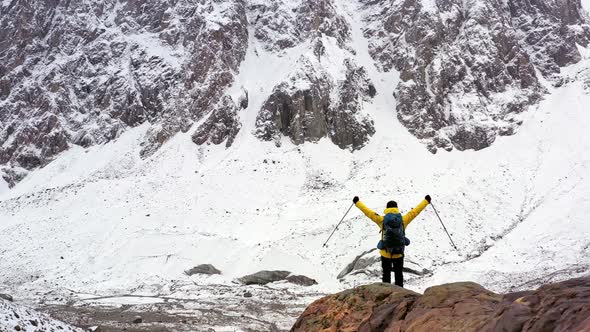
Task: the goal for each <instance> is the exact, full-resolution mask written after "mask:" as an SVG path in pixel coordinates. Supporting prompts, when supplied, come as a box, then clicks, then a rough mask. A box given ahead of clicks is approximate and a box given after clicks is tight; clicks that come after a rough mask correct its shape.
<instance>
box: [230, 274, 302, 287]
mask: <svg viewBox="0 0 590 332" xmlns="http://www.w3.org/2000/svg"><path fill="white" fill-rule="evenodd" d="M290 274H291V272H289V271H260V272H256V273H254V274H250V275H247V276H243V277H241V278H239V279H238V281H239V282H241V283H243V284H244V285H266V284H268V283H271V282H276V281H281V280H285V279H286V278H287V276H289V275H290Z"/></svg>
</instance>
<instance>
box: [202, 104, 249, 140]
mask: <svg viewBox="0 0 590 332" xmlns="http://www.w3.org/2000/svg"><path fill="white" fill-rule="evenodd" d="M241 127H242V124H241V123H240V121H239V119H238V107H237V106H236V105H235V104H234V102H233V100H232V99H231V97H229V96H224V97H223V98H222V99H221V101H220V102H219V105H218V106H217V107H216V108H215V109H214V110H213V112H212V113H211V115H210V116H209V117H208V118H207V120H205V122H203V124H201V125H200V126H199V127H198V128H197V130H196V131H195V132H194V133H193V136H192V139H193V142H195V144H198V145H201V144H204V143H207V142H210V143H213V144H221V143H223V142H224V141H225V145H226V146H227V147H229V146H231V145H232V143H233V142H234V139H235V138H236V135H237V134H238V131H240V128H241Z"/></svg>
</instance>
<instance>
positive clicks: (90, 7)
mask: <svg viewBox="0 0 590 332" xmlns="http://www.w3.org/2000/svg"><path fill="white" fill-rule="evenodd" d="M0 6H1V7H0V165H2V166H0V167H2V168H1V171H0V172H1V173H2V178H3V179H4V181H2V180H0V220H1V221H0V255H1V256H2V259H1V260H0V281H1V284H2V286H0V287H1V288H0V291H6V292H11V293H14V294H16V295H17V297H20V298H21V299H23V300H24V301H27V302H35V303H36V302H37V301H39V298H42V299H43V301H46V302H57V303H66V302H69V301H70V302H71V301H73V302H74V303H79V301H83V300H84V299H86V298H95V297H97V296H98V297H100V296H115V299H114V300H113V301H114V303H121V302H124V300H121V299H120V298H117V297H116V295H117V294H127V295H129V294H131V295H133V294H135V295H149V296H154V297H155V298H159V297H162V296H168V297H174V296H178V297H182V298H189V297H190V298H195V299H200V300H204V299H211V298H218V299H219V298H223V301H229V302H231V303H234V304H236V303H241V302H239V301H243V300H244V299H243V297H242V296H241V293H240V292H241V291H242V290H243V289H251V288H248V287H249V286H241V285H240V286H238V285H234V281H235V280H236V278H238V277H241V276H243V275H245V274H249V273H253V272H257V271H259V270H265V269H266V270H287V271H291V272H293V273H297V274H304V275H307V276H309V277H312V278H314V279H316V280H317V281H318V282H319V284H318V285H316V286H311V287H310V288H303V287H300V286H293V285H290V284H285V283H278V284H276V285H271V286H268V287H269V288H254V290H255V293H256V292H260V293H261V294H264V295H261V296H262V297H264V299H265V301H269V302H268V303H270V302H272V301H286V302H288V303H291V304H293V305H300V304H301V301H302V300H301V298H299V299H297V295H301V296H303V297H304V298H313V297H314V296H317V295H314V294H320V293H325V292H332V291H335V290H337V289H342V288H345V287H350V286H353V285H355V284H358V283H361V282H367V281H369V280H376V279H378V278H376V277H375V276H374V275H372V274H371V273H372V272H371V271H374V269H373V270H371V268H369V269H366V270H365V271H361V272H362V273H357V274H354V275H350V276H347V277H346V278H344V279H342V280H339V279H338V278H337V276H338V275H339V274H340V272H341V271H342V270H343V269H344V268H345V267H346V266H347V265H348V264H349V263H350V262H351V261H353V260H354V259H355V257H357V256H358V255H360V254H361V253H363V252H365V251H367V250H370V249H372V248H373V247H374V246H375V244H376V242H377V240H378V237H379V233H378V231H379V230H378V229H377V227H376V226H375V225H374V224H372V222H371V221H370V220H368V219H366V218H365V217H364V216H362V215H361V213H360V212H359V211H358V210H356V209H354V208H353V209H352V210H351V212H350V213H349V214H348V215H347V217H346V218H345V222H344V223H343V225H342V226H341V228H340V229H339V230H338V231H337V232H336V234H335V235H334V237H333V239H332V240H331V241H333V242H331V243H330V244H329V246H328V248H323V247H322V244H323V242H324V241H325V239H326V238H327V237H328V235H329V234H330V233H331V231H332V229H333V227H334V225H335V224H336V223H337V222H338V221H339V220H340V218H341V217H342V215H343V214H344V213H345V212H346V210H347V209H348V208H349V207H350V204H352V202H351V198H352V197H353V196H354V195H358V196H360V197H361V199H362V200H363V201H364V202H365V203H366V204H367V205H368V206H370V207H371V208H373V209H374V210H376V211H378V212H380V211H382V209H384V207H385V206H384V205H385V202H387V201H388V200H390V199H395V200H397V201H398V203H399V204H400V207H401V209H402V210H403V211H407V210H409V209H410V208H411V207H413V206H414V205H415V204H417V203H418V202H419V201H420V200H421V199H422V198H423V197H424V195H425V194H430V195H431V196H433V203H434V206H435V207H436V208H437V209H438V211H439V213H440V215H441V217H442V218H443V220H444V222H445V223H446V226H447V228H448V229H449V230H450V232H451V235H452V236H453V240H454V241H455V243H456V244H457V246H458V247H459V252H456V251H454V249H453V248H452V247H451V246H450V244H449V242H448V238H447V237H446V234H445V233H444V232H443V230H442V228H441V226H440V223H439V222H438V220H437V219H436V216H435V214H434V212H433V211H432V209H431V208H427V210H426V211H424V212H423V213H422V214H421V215H420V216H419V217H418V218H417V219H416V221H414V223H413V224H412V225H411V226H410V228H409V229H408V234H409V237H410V238H411V239H412V244H411V246H410V247H409V248H408V250H409V253H408V259H409V260H411V261H413V262H415V264H416V266H417V267H419V268H424V269H427V270H429V271H431V273H428V274H426V275H425V276H409V277H410V280H409V282H408V287H409V288H412V289H416V290H421V289H424V288H425V287H428V286H429V285H431V284H434V283H444V282H450V281H455V280H473V281H477V282H478V283H480V284H482V285H483V286H485V287H487V288H489V289H491V290H497V291H505V290H508V289H520V288H524V287H532V286H534V285H538V284H542V283H544V282H546V281H549V280H554V279H556V280H558V279H563V278H566V277H572V276H577V275H585V274H588V273H589V272H588V271H589V270H590V259H589V257H590V242H589V241H588V239H589V238H590V226H589V224H588V223H587V222H586V215H587V213H588V212H589V211H590V201H589V200H588V198H587V197H586V196H587V194H588V193H589V192H590V181H589V179H588V177H587V169H588V166H589V165H590V164H589V163H590V156H589V155H588V153H587V152H586V151H588V149H589V148H590V140H589V139H588V135H586V132H585V131H586V128H587V127H588V125H590V117H589V116H588V112H587V105H588V103H589V102H590V93H589V92H590V50H589V49H588V44H589V42H590V26H589V24H588V22H589V18H588V14H587V13H586V12H585V11H584V10H583V9H582V7H581V2H580V1H549V0H546V1H536V2H533V3H530V2H528V1H508V2H506V1H476V0H470V1H454V0H439V1H430V0H420V1H417V0H404V1H402V0H393V1H380V0H371V1H369V0H359V1H340V0H299V1H286V0H285V1H281V0H276V1H258V0H243V1H239V0H231V1H230V0H227V1H221V0H169V1H163V0H150V1H94V0H84V1H75V2H70V1H51V2H40V3H35V4H32V3H31V2H29V1H21V0H4V1H3V2H1V3H0ZM502 136H509V137H502ZM9 187H10V188H9ZM201 263H211V264H213V265H214V266H215V267H217V268H219V269H220V270H221V271H222V274H221V275H217V276H201V277H198V276H192V277H189V276H187V275H185V274H184V271H185V270H187V269H190V268H191V267H193V266H196V265H198V264H201ZM179 285H182V287H180V286H179ZM219 289H236V291H228V293H227V294H221V293H220V292H219V291H216V290H219ZM285 289H287V290H288V291H289V292H293V293H294V294H295V295H294V297H293V298H288V299H283V298H281V299H279V300H277V299H276V297H280V296H279V295H277V294H284V292H285ZM232 292H233V293H232ZM238 293H240V294H239V295H236V294H238ZM43 294H44V295H43ZM269 294H271V295H269ZM273 294H274V295H273ZM273 297H274V300H273ZM223 301H221V300H220V303H226V302H223ZM232 301H233V302H232ZM101 303H102V302H101ZM234 309H235V310H236V311H239V310H249V309H244V308H243V307H242V306H240V305H238V304H236V305H235V308H234ZM299 313H300V312H296V310H293V312H289V311H288V310H286V311H285V312H283V313H281V315H282V316H280V317H279V316H272V315H275V314H276V315H279V314H277V313H273V312H271V311H268V312H265V313H264V314H260V315H261V317H262V318H263V319H265V320H268V321H272V320H273V319H274V320H278V321H280V322H281V323H280V326H279V327H280V328H288V326H289V324H291V323H293V321H294V320H295V318H296V317H297V315H298V314H299ZM277 317H278V318H277Z"/></svg>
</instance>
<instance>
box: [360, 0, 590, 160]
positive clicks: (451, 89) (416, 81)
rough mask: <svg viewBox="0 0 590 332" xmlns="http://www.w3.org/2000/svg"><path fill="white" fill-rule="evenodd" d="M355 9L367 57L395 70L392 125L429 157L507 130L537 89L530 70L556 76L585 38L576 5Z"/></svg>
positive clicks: (392, 4)
mask: <svg viewBox="0 0 590 332" xmlns="http://www.w3.org/2000/svg"><path fill="white" fill-rule="evenodd" d="M363 3H364V4H365V6H364V8H365V10H366V15H365V21H366V22H367V25H368V28H367V29H366V30H365V36H366V37H367V38H369V40H371V43H370V45H369V47H370V53H371V55H372V57H373V58H374V59H375V61H376V62H377V63H378V64H379V65H380V67H381V68H382V70H384V71H389V70H391V69H396V70H398V71H399V72H400V78H401V82H400V83H399V85H398V86H397V87H396V88H395V96H396V98H397V101H398V104H397V115H398V119H399V120H400V121H401V122H402V124H404V126H406V127H407V128H408V130H409V131H410V132H411V133H412V134H413V135H415V136H416V137H418V138H420V139H422V140H423V141H424V142H425V143H427V145H428V147H429V149H430V150H431V151H432V152H436V150H437V149H438V148H443V149H446V150H451V149H453V148H457V149H459V150H466V149H475V150H479V149H482V148H485V147H487V146H489V145H490V144H492V143H493V141H494V140H495V138H496V137H497V136H498V135H511V134H513V133H514V132H515V130H516V128H517V127H518V125H520V120H519V118H518V113H520V112H522V111H523V110H525V109H526V108H527V107H528V106H529V105H532V104H534V103H536V102H537V101H538V100H539V99H540V98H541V96H542V94H543V92H544V90H543V88H542V87H541V85H540V83H539V81H538V78H537V77H536V74H535V66H537V67H538V68H542V69H543V70H542V72H543V73H544V74H546V75H547V74H550V73H554V72H559V66H563V65H566V64H569V63H573V62H576V61H578V60H579V59H580V57H579V54H578V51H577V48H576V46H575V43H576V42H577V41H579V42H580V43H581V44H585V43H587V41H588V37H589V36H590V33H589V30H588V25H587V24H586V22H584V20H583V19H582V17H581V16H580V2H579V1H569V2H557V3H555V2H551V1H535V2H532V3H529V2H528V1H511V2H507V3H506V2H501V1H496V0H494V1H468V2H465V1H459V0H438V1H433V2H426V1H420V0H396V1H385V0H364V1H363ZM566 22H567V23H566ZM568 24H571V25H568ZM541 38H542V39H543V42H540V41H541ZM531 54H532V58H531Z"/></svg>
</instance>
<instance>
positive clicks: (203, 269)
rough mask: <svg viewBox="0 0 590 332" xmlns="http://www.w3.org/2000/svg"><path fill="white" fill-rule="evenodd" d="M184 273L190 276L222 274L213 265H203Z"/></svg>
mask: <svg viewBox="0 0 590 332" xmlns="http://www.w3.org/2000/svg"><path fill="white" fill-rule="evenodd" d="M184 273H186V274H187V275H189V276H192V275H195V274H209V275H211V274H221V271H219V270H218V269H216V268H215V266H213V265H211V264H201V265H198V266H195V267H193V268H192V269H190V270H187V271H184Z"/></svg>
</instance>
